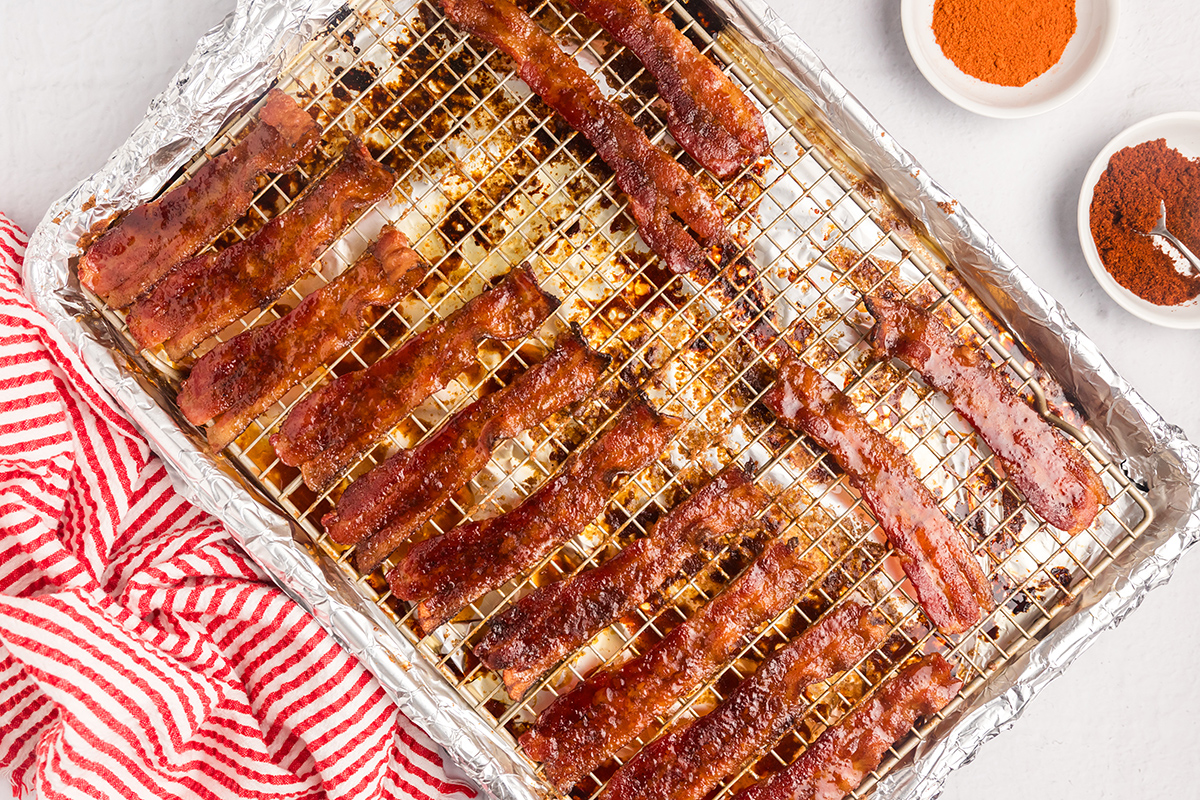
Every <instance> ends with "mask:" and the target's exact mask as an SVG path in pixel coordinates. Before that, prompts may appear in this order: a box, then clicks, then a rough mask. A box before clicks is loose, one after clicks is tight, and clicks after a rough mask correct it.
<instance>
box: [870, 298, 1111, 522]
mask: <svg viewBox="0 0 1200 800" xmlns="http://www.w3.org/2000/svg"><path fill="white" fill-rule="evenodd" d="M866 302H867V308H868V310H870V312H871V314H872V315H873V316H874V317H875V319H876V320H877V323H876V325H875V327H874V329H873V330H872V331H871V342H872V343H873V344H874V345H875V347H876V348H877V349H878V350H879V351H880V352H881V353H884V354H886V355H888V356H891V357H892V358H898V359H900V360H901V361H903V362H904V363H905V364H908V365H909V366H910V367H912V368H913V369H915V370H917V371H918V372H920V373H921V375H922V376H924V378H925V380H926V381H928V382H929V384H930V385H931V386H933V387H934V388H935V389H937V390H938V391H940V392H943V393H945V394H946V396H947V397H949V398H950V402H951V403H952V404H953V405H954V407H955V408H956V409H958V412H959V413H960V414H962V415H963V417H965V418H966V420H967V422H969V423H971V425H972V426H974V428H975V430H977V431H979V435H980V436H981V437H983V440H984V441H985V442H987V445H988V447H990V448H992V452H993V453H995V454H996V459H997V460H998V461H999V462H1000V465H1001V466H1002V467H1003V468H1004V473H1005V474H1006V475H1007V476H1008V477H1009V478H1010V479H1011V480H1012V482H1013V483H1014V484H1016V486H1017V488H1018V489H1020V490H1021V492H1022V493H1023V494H1024V495H1025V497H1026V498H1028V500H1029V505H1030V506H1031V507H1032V508H1033V510H1034V511H1036V512H1037V513H1038V514H1040V515H1041V516H1042V517H1043V518H1044V519H1045V520H1046V521H1047V522H1049V523H1050V524H1051V525H1053V526H1055V527H1056V528H1059V529H1060V530H1064V531H1066V532H1068V533H1072V534H1074V533H1079V532H1080V531H1082V530H1083V529H1085V528H1086V527H1088V526H1089V525H1091V524H1092V520H1094V519H1095V518H1096V514H1098V513H1099V512H1100V507H1101V506H1102V505H1104V504H1106V503H1108V502H1109V496H1108V492H1107V491H1106V490H1105V488H1104V484H1103V483H1101V481H1100V477H1099V476H1098V475H1097V474H1096V473H1095V472H1094V471H1093V470H1092V468H1091V467H1090V466H1089V465H1088V462H1087V459H1086V458H1084V456H1083V454H1082V453H1080V452H1079V451H1078V450H1076V449H1075V448H1074V447H1071V446H1070V445H1069V444H1068V443H1067V440H1066V439H1065V438H1064V437H1062V436H1061V435H1059V434H1057V433H1055V432H1054V429H1053V428H1051V427H1050V424H1049V423H1048V422H1046V420H1044V419H1043V418H1042V417H1041V416H1040V415H1039V414H1038V413H1037V412H1036V411H1034V410H1033V409H1032V408H1031V407H1030V406H1029V404H1028V403H1026V402H1025V401H1024V400H1022V399H1021V398H1020V397H1018V396H1017V393H1016V392H1015V391H1013V388H1012V386H1010V385H1009V384H1008V382H1007V381H1006V380H1005V379H1004V376H1003V375H1001V374H1000V371H999V370H997V369H996V368H995V367H994V366H993V365H992V362H991V361H989V360H988V359H987V358H986V357H985V356H984V355H983V354H982V353H980V352H979V351H978V350H977V349H975V348H973V347H968V346H967V345H965V344H962V343H960V342H958V341H956V340H955V338H954V336H953V334H951V333H950V331H949V329H947V328H946V326H945V325H942V324H941V323H940V322H938V321H937V320H935V319H934V318H933V317H931V316H930V315H929V313H928V312H927V311H925V310H924V309H921V308H917V307H916V306H913V305H911V304H909V303H905V302H902V301H898V300H888V299H886V298H882V297H869V298H867V301H866Z"/></svg>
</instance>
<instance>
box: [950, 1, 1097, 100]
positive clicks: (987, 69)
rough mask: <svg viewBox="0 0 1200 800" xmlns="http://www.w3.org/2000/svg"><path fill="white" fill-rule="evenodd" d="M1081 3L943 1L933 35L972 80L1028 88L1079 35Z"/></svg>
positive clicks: (955, 63)
mask: <svg viewBox="0 0 1200 800" xmlns="http://www.w3.org/2000/svg"><path fill="white" fill-rule="evenodd" d="M1075 25H1076V19H1075V0H937V2H936V3H934V6H933V33H934V36H935V37H936V38H937V43H938V46H939V47H941V48H942V52H943V53H945V54H946V58H948V59H950V60H951V61H953V62H954V65H955V66H957V67H958V68H959V69H961V70H962V71H963V72H965V73H967V74H968V75H973V76H974V77H976V78H978V79H979V80H981V81H984V82H986V83H993V84H997V85H999V86H1024V85H1025V84H1027V83H1029V82H1030V81H1031V80H1033V79H1034V78H1036V77H1038V76H1039V75H1041V74H1042V73H1044V72H1046V71H1047V70H1049V69H1050V68H1051V67H1053V66H1054V65H1055V64H1057V63H1058V60H1059V59H1060V58H1062V54H1063V51H1064V50H1066V49H1067V42H1069V41H1071V37H1072V36H1074V35H1075Z"/></svg>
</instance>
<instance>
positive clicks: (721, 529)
mask: <svg viewBox="0 0 1200 800" xmlns="http://www.w3.org/2000/svg"><path fill="white" fill-rule="evenodd" d="M768 500H769V498H768V497H767V495H766V494H765V493H764V492H763V491H762V490H761V489H759V488H758V487H756V486H755V485H754V479H753V478H752V477H751V476H750V475H749V474H748V473H747V472H746V471H745V470H744V469H742V468H741V467H739V466H737V465H731V466H729V467H726V468H725V469H724V470H722V471H721V472H720V473H719V474H718V475H717V476H716V477H715V478H713V479H712V480H711V481H709V482H708V483H707V484H706V485H705V486H704V487H702V488H701V489H699V490H698V491H697V492H696V493H695V494H693V495H692V496H691V497H689V498H688V499H687V500H685V501H684V502H683V503H680V504H679V505H678V506H676V507H675V508H674V509H673V510H672V511H671V513H670V514H668V515H667V516H666V517H664V518H663V519H662V520H660V521H659V523H658V524H657V525H655V526H654V529H653V530H652V531H651V532H650V533H649V534H648V535H647V536H645V537H643V538H641V539H638V540H637V541H636V542H633V543H632V544H630V545H629V546H628V547H626V548H625V549H624V550H623V551H621V553H620V554H619V555H618V556H616V557H615V558H613V559H612V560H610V561H608V562H606V563H604V564H603V565H601V566H599V567H595V568H593V569H589V570H587V571H585V572H581V573H579V574H577V575H575V576H573V577H570V578H567V579H566V580H561V581H558V582H556V583H551V584H548V585H546V586H542V587H540V588H539V589H537V590H536V591H534V592H532V593H531V594H528V595H526V596H525V597H523V598H521V601H520V602H518V603H517V604H516V605H515V606H513V607H512V608H509V609H508V610H506V611H505V612H504V613H503V614H500V615H499V616H498V617H496V618H495V619H494V620H492V624H491V630H489V631H488V633H487V635H486V636H484V638H483V640H482V641H481V642H480V643H479V644H478V645H476V646H475V655H477V656H479V658H480V660H481V661H483V663H484V664H487V665H488V666H489V667H491V668H492V669H494V670H496V671H497V672H500V673H501V675H502V676H503V678H504V685H505V687H506V688H507V689H508V694H509V696H510V697H512V698H513V699H514V700H516V699H519V698H520V697H521V696H522V695H524V694H525V692H526V691H528V689H529V687H530V686H531V685H532V684H533V682H534V681H536V680H537V679H538V678H539V677H541V676H542V674H544V673H545V672H546V671H547V670H549V669H550V668H551V667H553V666H554V665H555V664H557V663H558V662H559V661H560V660H562V658H563V657H564V656H566V655H567V654H568V653H570V652H572V651H573V650H575V649H576V648H579V647H581V646H583V645H584V644H586V643H587V641H588V640H589V639H591V638H592V637H593V636H595V635H596V634H597V633H599V632H600V631H601V630H603V629H604V628H606V627H608V626H609V625H611V624H613V623H614V622H616V621H617V620H618V619H620V618H621V617H622V616H624V615H625V614H627V613H629V612H630V611H632V610H633V609H634V608H636V607H637V606H639V605H641V604H642V603H643V602H645V601H646V600H647V599H648V598H649V597H650V596H651V594H652V593H653V592H655V591H657V590H658V589H659V588H661V587H662V586H663V585H664V584H665V583H667V581H669V580H671V579H672V578H674V577H675V576H677V575H678V574H679V572H680V570H682V569H683V567H684V564H685V562H687V561H688V560H689V559H690V558H691V557H692V556H694V555H695V554H696V553H698V552H699V551H701V550H703V549H705V548H707V547H710V546H712V545H713V544H714V543H716V542H718V541H720V540H721V539H723V538H726V537H729V536H731V535H732V534H734V533H736V532H737V531H738V530H740V529H741V528H742V527H743V526H745V525H746V524H747V523H748V522H749V521H750V520H751V519H753V518H754V515H755V514H756V513H758V512H759V511H761V510H762V509H763V508H765V507H766V505H767V502H768Z"/></svg>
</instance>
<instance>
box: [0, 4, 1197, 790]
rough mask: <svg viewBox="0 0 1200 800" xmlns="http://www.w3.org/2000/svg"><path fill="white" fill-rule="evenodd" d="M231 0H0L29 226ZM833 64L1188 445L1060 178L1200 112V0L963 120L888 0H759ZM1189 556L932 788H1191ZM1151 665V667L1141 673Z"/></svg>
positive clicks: (1141, 18) (1185, 387) (1176, 406)
mask: <svg viewBox="0 0 1200 800" xmlns="http://www.w3.org/2000/svg"><path fill="white" fill-rule="evenodd" d="M233 4H234V2H233V0H192V2H188V3H169V2H166V1H165V0H124V2H116V1H115V0H91V2H82V1H80V0H37V1H36V2H25V1H24V0H0V19H3V20H4V22H3V24H0V210H3V211H4V212H5V213H6V214H8V215H9V216H10V217H12V218H13V219H14V220H15V221H16V222H17V223H18V224H20V225H21V226H22V227H24V228H25V229H26V231H32V229H33V228H34V226H35V225H36V224H37V223H38V221H39V220H40V219H41V217H42V214H43V213H44V212H45V210H46V208H47V207H48V206H49V204H50V203H51V202H52V201H53V200H55V199H56V198H58V197H60V196H61V195H63V194H64V193H66V192H67V191H68V190H69V189H70V187H71V186H72V185H73V184H74V183H75V182H76V181H77V180H79V179H80V178H82V177H83V176H85V175H88V174H90V173H91V172H93V171H95V170H96V169H97V168H99V167H100V166H101V164H102V163H103V162H104V160H105V159H106V158H107V156H108V155H109V154H110V153H111V152H112V151H113V150H114V149H115V148H116V147H117V146H118V145H119V144H120V143H121V141H122V140H123V139H124V138H125V136H126V135H127V134H128V133H129V131H130V130H131V129H132V128H133V126H134V125H135V124H136V123H137V122H138V121H139V120H140V119H141V118H142V116H143V114H144V113H145V109H146V105H147V103H148V102H149V101H150V99H151V98H152V97H153V96H154V95H155V94H157V93H158V92H159V91H160V90H161V89H162V88H163V87H164V86H165V85H166V84H167V81H168V80H169V78H170V76H171V75H172V74H174V72H175V70H176V69H177V68H178V66H179V65H180V64H182V63H183V61H184V60H185V59H186V58H187V56H188V54H189V53H190V52H191V50H192V46H193V45H194V43H195V41H196V39H197V38H199V36H200V35H201V34H202V33H204V32H205V31H206V30H207V29H208V28H210V27H211V26H212V25H214V24H216V23H217V22H218V21H219V20H220V19H221V17H222V16H223V15H224V14H225V13H226V12H227V11H228V10H229V9H230V8H232V7H233ZM775 5H776V8H777V9H778V11H779V13H780V15H781V16H782V17H783V18H784V19H786V20H787V21H788V22H789V23H790V24H791V25H792V26H793V27H794V28H795V30H796V31H798V32H799V33H800V35H801V36H802V37H804V38H805V39H806V40H807V41H808V43H809V44H810V45H811V46H812V47H813V48H814V49H815V50H816V51H817V52H818V53H819V54H820V55H821V57H822V58H824V59H825V61H826V63H827V64H828V65H829V66H830V68H831V69H832V70H833V72H834V74H835V75H837V76H838V78H839V79H840V80H841V81H842V82H843V83H844V84H846V85H847V86H848V87H849V88H850V90H851V91H852V92H854V93H855V94H856V95H857V96H858V98H859V99H860V100H861V101H862V102H863V103H864V104H865V105H866V107H867V108H868V109H870V110H871V111H872V113H874V115H875V116H876V117H877V118H878V119H879V120H880V121H881V122H882V123H883V124H884V126H885V127H887V128H888V130H889V132H890V133H891V134H892V135H893V136H895V137H896V138H897V139H898V140H899V141H900V142H901V143H902V144H904V145H905V146H906V147H907V148H908V149H909V150H910V151H912V152H913V153H914V154H915V155H916V157H917V158H918V159H919V160H920V161H921V162H922V163H923V165H924V166H925V168H926V169H927V170H928V171H929V173H930V174H931V175H933V177H934V178H935V179H937V180H938V181H940V182H941V183H942V184H943V185H944V186H946V187H947V188H948V189H949V190H950V192H951V193H953V194H955V195H956V196H957V197H958V199H959V201H960V202H961V203H962V204H963V205H964V206H965V207H966V208H969V209H970V210H971V211H972V212H973V213H974V214H975V215H976V216H977V217H978V218H979V219H980V220H981V221H982V222H983V224H984V225H985V226H986V227H987V228H988V229H989V230H990V231H991V233H992V235H993V236H994V237H995V238H996V239H997V241H999V242H1000V244H1001V246H1003V247H1004V248H1005V249H1006V250H1007V251H1008V252H1009V253H1010V254H1011V255H1012V256H1013V258H1015V259H1016V261H1017V262H1018V263H1019V264H1020V265H1021V266H1022V267H1023V268H1024V269H1025V270H1026V272H1028V273H1029V274H1031V275H1032V276H1033V277H1034V279H1035V280H1036V281H1037V282H1038V283H1039V284H1041V286H1042V287H1043V288H1045V289H1046V290H1047V291H1049V292H1050V293H1051V294H1053V295H1054V296H1055V297H1056V298H1058V300H1059V301H1060V302H1062V304H1063V305H1064V306H1066V308H1067V310H1068V312H1069V313H1070V314H1071V316H1072V317H1073V318H1074V320H1075V321H1076V322H1077V323H1078V324H1079V325H1080V327H1082V328H1083V330H1084V331H1086V332H1087V333H1088V334H1089V335H1090V336H1091V337H1092V338H1093V339H1095V340H1096V342H1097V343H1098V344H1099V346H1100V349H1101V350H1102V351H1103V352H1104V353H1105V354H1106V355H1107V356H1108V358H1109V360H1110V361H1111V362H1112V363H1113V364H1114V365H1115V366H1116V368H1117V369H1118V370H1119V371H1120V372H1121V373H1122V374H1124V375H1125V376H1126V377H1127V378H1128V379H1129V380H1130V382H1132V383H1133V385H1134V386H1137V387H1138V388H1139V390H1140V391H1141V392H1142V394H1143V395H1144V396H1145V397H1146V398H1147V399H1148V400H1149V401H1150V402H1151V403H1152V404H1153V405H1154V406H1155V407H1156V408H1157V409H1158V410H1159V411H1160V412H1161V413H1162V414H1163V416H1165V417H1166V418H1167V419H1168V420H1169V421H1171V422H1174V423H1176V424H1178V425H1180V426H1181V427H1182V428H1183V429H1184V430H1185V431H1186V432H1187V433H1188V435H1189V436H1190V437H1191V438H1192V439H1193V440H1194V441H1200V401H1198V398H1200V363H1198V362H1197V360H1194V359H1196V354H1195V353H1194V352H1193V351H1192V350H1191V348H1192V347H1194V346H1197V344H1200V332H1182V331H1168V330H1165V329H1160V328H1156V327H1153V326H1151V325H1149V324H1148V323H1143V322H1141V321H1139V320H1138V319H1136V318H1135V317H1133V316H1131V315H1129V314H1128V313H1126V312H1125V311H1123V310H1121V309H1120V308H1119V307H1118V306H1116V304H1114V303H1113V302H1112V301H1111V300H1109V298H1108V296H1107V295H1105V294H1104V293H1103V291H1102V290H1101V289H1100V288H1099V286H1098V285H1097V284H1096V282H1095V281H1094V280H1093V279H1092V277H1091V274H1090V273H1089V272H1088V270H1087V266H1086V265H1085V263H1084V261H1083V256H1082V255H1081V253H1080V248H1079V240H1078V237H1077V235H1076V229H1075V207H1076V201H1077V198H1078V194H1079V187H1080V182H1081V181H1082V179H1083V175H1084V172H1085V171H1086V169H1087V167H1088V165H1089V164H1090V163H1091V161H1092V159H1093V157H1094V156H1095V154H1096V153H1097V152H1098V151H1099V150H1100V148H1101V147H1102V146H1103V145H1104V143H1105V142H1107V141H1108V140H1109V139H1110V138H1111V137H1112V136H1114V135H1115V134H1116V133H1118V132H1119V131H1120V130H1121V129H1123V128H1125V127H1126V126H1127V125H1129V124H1131V123H1133V122H1136V121H1137V120H1140V119H1143V118H1145V117H1148V116H1152V115H1155V114H1161V113H1165V112H1169V111H1184V110H1200V47H1198V45H1200V36H1198V32H1200V3H1195V2H1187V3H1177V2H1170V1H1169V0H1141V1H1140V2H1128V3H1126V4H1125V8H1124V17H1123V19H1122V21H1121V32H1120V36H1119V39H1118V41H1117V46H1116V50H1115V51H1114V53H1113V55H1112V57H1111V58H1110V60H1109V62H1108V64H1107V66H1106V67H1105V68H1104V70H1103V72H1102V73H1101V74H1100V77H1099V78H1098V79H1097V80H1096V81H1095V82H1094V83H1093V84H1092V85H1091V86H1090V87H1088V88H1087V89H1086V90H1085V91H1084V92H1083V94H1082V95H1080V96H1079V97H1077V98H1075V99H1074V100H1073V101H1072V102H1070V103H1069V104H1067V105H1066V106H1064V107H1062V108H1060V109H1058V110H1056V111H1052V112H1050V113H1048V114H1045V115H1043V116H1041V117H1036V118H1034V119H1030V120H1018V121H998V120H991V119H986V118H983V117H978V116H975V115H973V114H970V113H969V112H966V111H963V110H961V109H959V108H958V107H957V106H954V105H952V104H951V103H950V102H949V101H947V100H945V99H943V98H942V97H941V95H939V94H937V92H935V91H934V90H933V88H931V87H930V86H929V84H927V83H926V82H925V80H924V79H923V78H922V77H921V75H920V73H919V72H917V69H916V67H915V66H914V65H913V62H912V60H911V59H910V58H909V55H908V51H907V49H906V48H905V45H904V38H903V36H902V34H901V32H900V3H899V0H841V1H840V2H835V3H828V2H817V0H803V1H800V0H775ZM1198 607H1200V557H1197V556H1196V555H1195V554H1192V555H1190V556H1189V557H1187V558H1186V559H1185V560H1184V562H1183V563H1182V565H1181V566H1180V568H1179V570H1178V572H1177V573H1176V575H1175V578H1174V580H1173V581H1172V582H1171V584H1170V585H1168V586H1167V587H1165V588H1162V589H1160V590H1158V591H1155V592H1154V593H1152V594H1151V595H1150V597H1149V599H1147V601H1146V603H1145V605H1144V607H1143V608H1142V609H1141V610H1139V611H1138V612H1137V613H1136V614H1134V615H1133V616H1131V617H1130V618H1129V619H1128V620H1127V621H1126V622H1125V623H1124V624H1123V625H1122V626H1121V627H1120V628H1119V629H1118V630H1117V631H1115V632H1112V633H1109V634H1108V635H1106V636H1104V637H1102V638H1101V640H1100V642H1099V643H1098V644H1096V645H1095V646H1094V647H1093V648H1092V649H1091V650H1090V651H1088V652H1087V653H1086V654H1085V655H1083V656H1082V657H1081V658H1080V659H1079V661H1078V662H1077V663H1076V664H1075V665H1074V666H1073V667H1072V668H1071V670H1070V671H1069V672H1068V673H1067V674H1066V675H1065V677H1063V678H1062V679H1061V680H1059V681H1057V682H1055V683H1054V684H1052V685H1051V686H1050V688H1048V689H1047V690H1046V691H1045V693H1044V694H1043V695H1042V696H1041V697H1040V698H1038V699H1037V700H1036V701H1035V702H1034V703H1033V704H1032V706H1031V708H1030V709H1029V711H1028V713H1027V714H1026V715H1025V717H1024V718H1023V719H1022V720H1021V721H1019V722H1018V723H1017V725H1016V726H1015V728H1014V729H1013V730H1012V731H1011V732H1009V733H1006V734H1005V735H1003V736H1001V737H999V738H998V739H997V740H995V741H993V742H991V743H989V744H988V745H987V746H986V747H984V748H983V750H982V751H981V752H980V754H979V756H978V758H977V759H976V760H975V762H974V763H973V764H971V765H970V766H968V767H966V768H964V769H962V770H960V771H959V772H958V773H956V774H955V775H954V776H953V777H952V778H951V779H950V782H949V784H948V786H947V788H946V792H945V795H944V797H945V798H947V800H960V798H961V799H962V800H966V798H971V800H1007V799H1008V798H1015V797H1047V798H1055V800H1076V799H1078V800H1085V799H1086V800H1099V798H1118V797H1119V798H1140V797H1149V796H1157V797H1179V798H1184V797H1189V798H1190V797H1200V788H1198V787H1197V783H1200V760H1197V757H1196V754H1195V751H1196V746H1197V745H1198V744H1200V732H1198V728H1197V720H1200V681H1196V680H1195V679H1194V672H1195V669H1196V667H1197V665H1200V626H1197V625H1196V624H1195V622H1194V621H1193V620H1194V616H1195V614H1196V611H1197V608H1198ZM1159 676H1162V677H1159Z"/></svg>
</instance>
